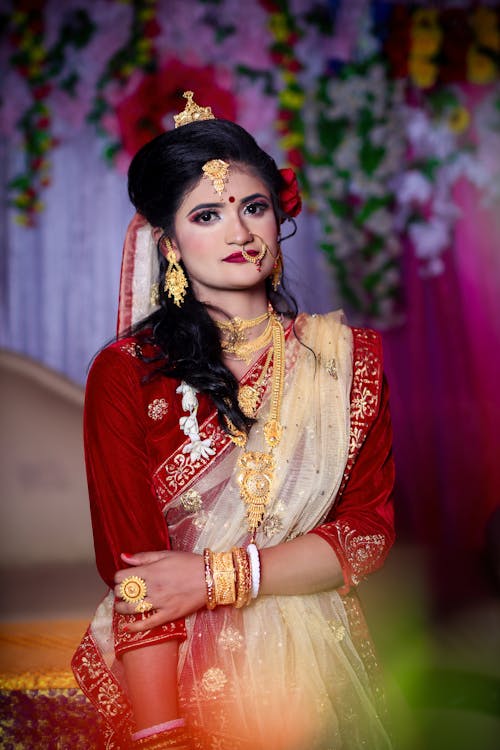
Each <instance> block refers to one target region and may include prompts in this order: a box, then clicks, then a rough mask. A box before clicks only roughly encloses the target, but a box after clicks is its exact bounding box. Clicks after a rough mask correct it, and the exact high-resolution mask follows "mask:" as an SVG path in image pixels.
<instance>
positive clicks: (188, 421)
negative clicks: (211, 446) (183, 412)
mask: <svg viewBox="0 0 500 750" xmlns="http://www.w3.org/2000/svg"><path fill="white" fill-rule="evenodd" d="M179 426H180V428H181V430H182V431H183V433H184V435H189V437H199V428H198V420H197V419H196V416H195V415H194V414H190V415H189V417H181V418H180V419H179Z"/></svg>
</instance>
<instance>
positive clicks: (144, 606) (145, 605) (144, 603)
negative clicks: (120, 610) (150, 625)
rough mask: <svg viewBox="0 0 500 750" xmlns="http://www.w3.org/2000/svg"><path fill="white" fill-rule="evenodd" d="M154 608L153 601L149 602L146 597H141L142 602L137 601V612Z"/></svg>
mask: <svg viewBox="0 0 500 750" xmlns="http://www.w3.org/2000/svg"><path fill="white" fill-rule="evenodd" d="M152 609H153V605H152V604H151V602H147V601H146V600H145V599H141V601H140V602H138V603H137V607H136V608H135V612H138V613H140V612H149V611H150V610H152Z"/></svg>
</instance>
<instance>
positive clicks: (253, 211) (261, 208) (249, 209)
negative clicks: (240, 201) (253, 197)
mask: <svg viewBox="0 0 500 750" xmlns="http://www.w3.org/2000/svg"><path fill="white" fill-rule="evenodd" d="M268 208H269V203H266V202H265V201H253V202H252V203H249V204H248V205H247V206H245V213H246V214H250V215H251V216H257V215H258V214H263V213H264V212H265V211H267V209H268Z"/></svg>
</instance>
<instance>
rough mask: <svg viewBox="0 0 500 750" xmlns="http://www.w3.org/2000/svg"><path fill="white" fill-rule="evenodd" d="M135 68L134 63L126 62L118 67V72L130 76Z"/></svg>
mask: <svg viewBox="0 0 500 750" xmlns="http://www.w3.org/2000/svg"><path fill="white" fill-rule="evenodd" d="M134 70H135V64H134V63H126V64H125V65H122V67H121V68H120V73H121V74H122V75H123V76H130V75H132V73H133V72H134Z"/></svg>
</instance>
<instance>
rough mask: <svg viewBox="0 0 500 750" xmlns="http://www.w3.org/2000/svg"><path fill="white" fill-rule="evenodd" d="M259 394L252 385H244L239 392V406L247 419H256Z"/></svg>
mask: <svg viewBox="0 0 500 750" xmlns="http://www.w3.org/2000/svg"><path fill="white" fill-rule="evenodd" d="M258 400H259V392H258V391H257V390H256V389H255V388H252V386H251V385H242V386H241V388H240V390H239V391H238V404H239V405H240V409H241V411H242V412H243V414H244V415H245V417H254V416H255V412H256V411H257V402H258Z"/></svg>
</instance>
